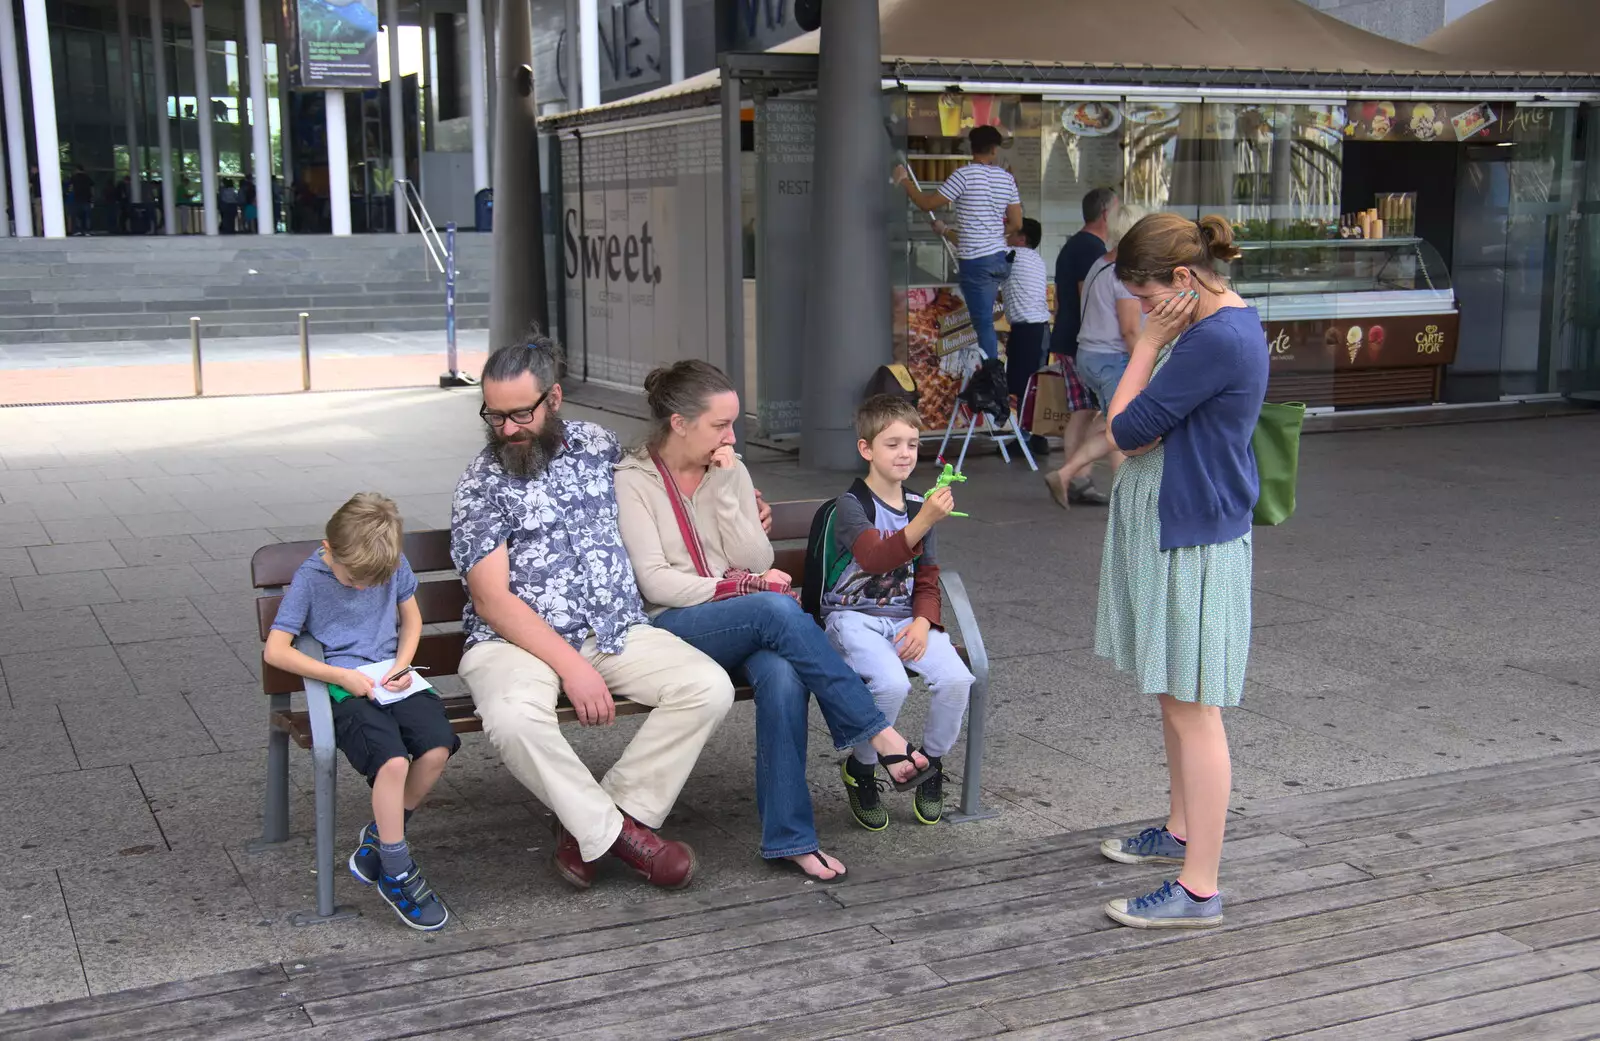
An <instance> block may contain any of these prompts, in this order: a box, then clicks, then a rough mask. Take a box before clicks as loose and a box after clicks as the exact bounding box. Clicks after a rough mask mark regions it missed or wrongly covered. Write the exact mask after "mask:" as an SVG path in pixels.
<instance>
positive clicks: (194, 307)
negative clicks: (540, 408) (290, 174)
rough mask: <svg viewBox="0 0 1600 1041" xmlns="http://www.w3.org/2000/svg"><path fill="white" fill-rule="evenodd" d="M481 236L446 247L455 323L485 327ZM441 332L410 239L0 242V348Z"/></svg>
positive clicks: (418, 250) (420, 252) (437, 279)
mask: <svg viewBox="0 0 1600 1041" xmlns="http://www.w3.org/2000/svg"><path fill="white" fill-rule="evenodd" d="M492 257H493V252H492V244H491V239H490V236H489V235H487V234H481V235H480V234H475V233H469V234H462V235H458V236H457V237H456V267H457V278H456V320H457V323H458V325H459V326H460V327H461V328H468V329H470V328H482V327H483V326H485V325H487V324H488V314H489V283H490V264H491V262H492ZM301 311H307V312H310V314H311V319H312V322H313V323H314V324H315V328H316V330H317V332H319V333H361V332H410V331H425V330H429V329H440V330H442V329H443V328H444V276H443V275H441V274H440V273H439V272H438V270H437V269H436V268H434V267H433V264H432V261H431V260H429V259H428V257H427V252H426V249H425V248H424V246H423V241H422V237H421V236H420V235H415V234H413V235H405V236H397V235H362V236H356V237H351V238H339V239H336V238H332V237H331V236H316V235H274V236H272V237H270V238H266V239H262V238H260V237H258V236H254V235H230V236H218V237H216V238H204V237H199V236H180V237H174V238H165V237H159V236H158V237H144V236H139V237H133V236H130V237H108V238H83V239H64V240H63V239H54V240H47V239H0V347H10V346H26V345H28V344H42V343H86V342H96V341H105V340H170V339H186V338H187V337H188V335H189V318H190V316H198V317H199V318H200V328H201V332H202V334H203V335H204V336H206V337H207V338H211V337H218V336H281V335H288V334H292V333H293V332H294V331H295V328H296V322H297V318H298V316H299V314H300V312H301Z"/></svg>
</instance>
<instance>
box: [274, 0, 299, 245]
mask: <svg viewBox="0 0 1600 1041" xmlns="http://www.w3.org/2000/svg"><path fill="white" fill-rule="evenodd" d="M273 11H274V13H275V14H276V16H277V19H278V21H277V24H276V26H275V28H276V30H277V31H276V36H277V39H278V41H279V43H278V147H279V161H280V162H282V163H283V170H282V172H281V173H280V174H279V176H280V177H282V178H283V190H284V195H285V198H284V206H283V226H284V227H285V228H288V229H289V230H290V231H293V230H294V228H293V226H292V225H291V223H290V221H291V220H292V219H293V215H294V147H293V145H292V144H291V136H292V135H291V128H292V127H293V125H294V120H293V119H292V118H291V117H292V116H293V113H294V107H293V105H292V104H291V103H290V96H291V95H292V94H293V91H291V90H290V89H289V46H288V44H286V43H284V42H283V41H286V40H288V39H289V38H290V37H292V36H293V35H294V34H293V33H291V32H290V31H289V21H288V17H289V13H288V11H287V10H285V5H283V4H274V5H273Z"/></svg>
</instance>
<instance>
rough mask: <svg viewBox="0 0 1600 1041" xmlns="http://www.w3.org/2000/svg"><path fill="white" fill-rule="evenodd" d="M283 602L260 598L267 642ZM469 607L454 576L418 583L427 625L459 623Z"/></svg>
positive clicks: (262, 630)
mask: <svg viewBox="0 0 1600 1041" xmlns="http://www.w3.org/2000/svg"><path fill="white" fill-rule="evenodd" d="M281 603H283V597H282V596H281V595H280V594H277V593H268V594H266V595H264V596H258V597H256V627H257V628H258V629H259V630H260V631H259V632H258V633H257V635H258V636H260V637H261V639H262V640H263V641H265V640H266V638H267V633H269V632H271V631H272V622H273V619H275V618H277V616H278V605H279V604H281ZM466 606H467V591H466V589H465V588H464V587H463V586H462V585H461V580H460V579H458V578H456V577H455V576H454V575H451V576H450V577H448V578H425V579H422V580H420V581H419V582H418V583H417V608H418V609H419V610H420V611H421V612H422V622H423V624H424V625H441V624H450V623H452V622H459V621H461V612H462V611H463V610H464V609H465V608H466Z"/></svg>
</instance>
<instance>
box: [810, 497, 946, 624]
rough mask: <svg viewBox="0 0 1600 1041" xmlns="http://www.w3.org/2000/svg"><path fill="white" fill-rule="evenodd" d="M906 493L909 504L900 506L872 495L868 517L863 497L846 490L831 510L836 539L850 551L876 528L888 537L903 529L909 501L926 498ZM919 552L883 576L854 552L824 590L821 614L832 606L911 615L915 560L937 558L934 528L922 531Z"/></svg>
mask: <svg viewBox="0 0 1600 1041" xmlns="http://www.w3.org/2000/svg"><path fill="white" fill-rule="evenodd" d="M905 498H906V506H907V509H906V510H897V509H895V508H894V507H893V506H890V505H889V504H888V503H886V502H884V501H883V500H882V499H880V498H878V497H877V496H876V495H873V496H872V507H873V511H872V512H873V516H872V519H871V520H868V519H867V511H866V510H864V509H863V508H862V506H861V500H860V499H857V498H856V497H855V495H853V494H851V493H848V492H847V493H845V494H844V495H841V496H839V499H838V505H837V507H835V512H834V515H833V538H834V542H835V543H836V544H837V545H838V548H839V550H840V551H841V552H844V553H851V550H852V547H854V546H855V544H856V540H857V539H858V538H860V537H861V534H862V533H863V532H865V531H869V530H871V529H873V528H876V529H877V530H878V531H880V532H882V533H883V535H884V537H885V538H888V537H889V536H892V535H893V534H894V533H895V532H897V531H900V530H901V529H903V528H904V527H905V526H906V524H907V523H909V521H910V519H911V518H910V514H909V513H908V512H907V511H908V510H909V508H910V505H911V503H914V502H921V501H922V496H920V495H913V494H911V493H910V492H906V493H905ZM916 554H917V555H916V560H915V563H914V562H913V561H907V562H906V563H904V564H902V565H901V566H900V567H897V568H895V569H894V570H893V571H890V572H888V573H887V574H882V575H875V574H873V573H871V572H869V571H863V570H862V569H861V567H860V566H859V565H858V564H857V563H856V562H855V558H854V555H853V554H852V556H851V560H850V563H849V565H848V566H846V567H845V569H844V573H843V574H842V575H840V576H839V581H838V582H836V583H834V585H833V588H831V589H828V590H826V591H824V592H823V594H822V613H823V614H824V615H827V614H831V613H833V612H834V611H862V612H865V613H866V614H871V615H877V616H879V617H883V618H910V617H911V591H912V586H913V585H914V584H915V581H916V567H915V564H916V563H920V564H937V563H938V559H937V557H936V556H935V547H934V533H933V532H932V531H929V532H928V533H927V534H926V535H924V536H922V541H921V542H919V543H918V544H917V549H916Z"/></svg>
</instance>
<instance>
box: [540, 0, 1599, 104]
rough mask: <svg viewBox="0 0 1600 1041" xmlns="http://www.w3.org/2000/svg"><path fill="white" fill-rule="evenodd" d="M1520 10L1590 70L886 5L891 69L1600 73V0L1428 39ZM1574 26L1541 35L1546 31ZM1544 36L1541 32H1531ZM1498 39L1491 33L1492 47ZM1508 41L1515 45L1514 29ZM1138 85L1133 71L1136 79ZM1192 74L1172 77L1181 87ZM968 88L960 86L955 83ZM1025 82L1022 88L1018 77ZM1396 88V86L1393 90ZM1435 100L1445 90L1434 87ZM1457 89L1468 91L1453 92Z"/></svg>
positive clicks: (1099, 10) (1551, 1) (1075, 9)
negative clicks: (1589, 13)
mask: <svg viewBox="0 0 1600 1041" xmlns="http://www.w3.org/2000/svg"><path fill="white" fill-rule="evenodd" d="M1524 6H1526V7H1528V8H1533V9H1537V10H1549V11H1551V12H1558V11H1559V12H1567V13H1566V14H1565V15H1557V14H1551V15H1550V16H1549V18H1548V19H1542V18H1541V19H1525V20H1526V21H1527V22H1528V25H1527V26H1525V27H1523V28H1521V29H1519V30H1518V32H1520V33H1522V34H1524V35H1526V37H1527V38H1528V39H1529V40H1530V41H1533V42H1530V43H1529V48H1530V49H1538V48H1544V47H1546V46H1549V47H1551V48H1552V53H1554V50H1553V49H1554V47H1555V41H1556V40H1557V39H1559V38H1561V37H1562V33H1565V34H1566V37H1565V39H1566V40H1567V41H1568V43H1567V44H1566V46H1564V47H1562V48H1561V52H1562V53H1566V52H1568V51H1570V52H1571V53H1572V54H1574V55H1577V54H1583V53H1584V52H1585V50H1587V54H1586V55H1585V56H1586V57H1587V58H1588V64H1587V65H1581V64H1580V65H1573V66H1570V67H1569V66H1568V65H1559V66H1550V65H1546V66H1543V67H1541V66H1538V65H1531V64H1527V63H1526V60H1525V59H1523V58H1521V57H1519V55H1518V53H1517V52H1515V51H1509V50H1508V51H1507V52H1506V53H1504V54H1502V53H1499V52H1496V51H1494V50H1491V49H1490V48H1489V47H1488V45H1487V44H1486V45H1485V47H1484V48H1483V49H1482V50H1481V51H1478V50H1465V51H1460V52H1456V51H1451V52H1447V53H1445V52H1442V49H1441V51H1435V50H1425V49H1423V48H1421V47H1411V46H1408V45H1406V44H1403V43H1397V42H1395V41H1394V40H1390V39H1388V38H1386V37H1383V36H1378V35H1377V34H1375V33H1369V32H1367V31H1366V30H1364V29H1358V28H1356V27H1355V26H1353V25H1349V24H1347V23H1345V22H1341V21H1339V20H1338V19H1337V18H1333V17H1331V16H1329V15H1325V14H1323V13H1322V12H1320V11H1317V10H1315V9H1314V8H1312V7H1310V6H1308V5H1307V4H1304V3H1302V2H1301V0H1109V2H1108V0H879V5H878V9H879V16H880V19H881V21H880V25H881V26H882V34H883V59H884V61H885V62H887V63H891V64H892V63H896V62H902V63H906V64H909V65H921V66H930V65H931V66H941V65H943V66H951V67H956V69H957V71H958V72H959V71H960V67H964V68H965V69H968V70H972V69H981V70H983V71H984V72H985V73H988V74H989V75H986V76H983V77H976V76H975V77H973V78H974V79H991V80H992V79H994V78H995V76H994V75H993V73H995V72H996V70H1000V71H1001V72H1002V74H1005V70H1004V68H1003V67H1005V66H1015V67H1016V68H1017V70H1018V73H1021V72H1023V71H1025V70H1027V69H1028V67H1029V66H1035V67H1039V68H1041V69H1042V68H1045V67H1048V68H1049V69H1052V70H1057V71H1058V72H1061V71H1063V70H1064V74H1065V75H1068V76H1070V75H1071V69H1072V68H1074V67H1076V68H1081V69H1084V70H1085V71H1086V72H1088V71H1090V70H1101V71H1103V70H1107V69H1113V70H1115V69H1123V70H1129V69H1131V70H1138V69H1162V70H1195V72H1196V74H1197V79H1196V80H1195V82H1199V79H1198V74H1199V73H1200V72H1214V71H1216V70H1229V69H1231V70H1239V71H1242V72H1250V71H1255V70H1260V71H1262V72H1264V73H1269V74H1270V73H1275V72H1285V71H1287V72H1289V73H1293V74H1294V75H1295V77H1296V78H1310V79H1313V80H1315V79H1317V78H1318V77H1317V75H1316V74H1319V73H1320V74H1322V76H1324V77H1328V78H1332V79H1339V78H1340V77H1341V76H1342V77H1345V78H1348V77H1350V76H1375V77H1381V78H1384V79H1389V78H1391V77H1407V76H1433V77H1440V76H1444V77H1447V78H1449V79H1451V80H1454V79H1455V78H1456V77H1458V76H1461V77H1464V75H1465V74H1468V73H1472V74H1477V75H1481V76H1488V77H1496V76H1502V75H1504V76H1516V75H1519V74H1527V73H1533V74H1545V75H1548V76H1551V77H1560V76H1561V75H1563V74H1564V73H1565V72H1567V71H1574V72H1586V73H1589V74H1591V75H1592V74H1596V73H1600V55H1597V53H1596V52H1600V45H1597V42H1596V37H1597V32H1600V30H1597V29H1596V28H1595V27H1594V25H1595V23H1594V21H1593V19H1591V20H1589V21H1588V22H1585V21H1584V20H1582V19H1580V18H1579V17H1578V16H1577V14H1576V12H1577V10H1578V8H1580V7H1591V6H1592V7H1600V0H1494V2H1492V3H1490V4H1489V5H1488V6H1487V7H1484V8H1481V9H1479V10H1478V11H1475V12H1473V13H1472V14H1469V15H1467V16H1466V17H1465V18H1462V19H1460V20H1458V21H1457V22H1455V23H1453V24H1452V25H1450V26H1448V27H1446V28H1445V29H1444V30H1442V31H1441V32H1440V33H1437V34H1435V35H1434V36H1433V37H1432V38H1430V41H1429V42H1430V44H1431V43H1433V42H1435V41H1438V40H1440V39H1441V38H1442V37H1444V36H1445V35H1446V34H1448V33H1450V32H1451V31H1452V30H1455V29H1457V27H1458V26H1470V24H1473V23H1475V22H1477V21H1478V20H1479V19H1480V17H1481V16H1484V15H1486V14H1492V13H1494V12H1496V11H1499V12H1500V14H1501V16H1503V17H1506V18H1509V17H1510V15H1511V12H1512V10H1513V9H1516V10H1517V11H1518V12H1519V17H1521V15H1520V12H1521V11H1522V10H1523V8H1524ZM1563 21H1564V22H1565V23H1566V24H1565V25H1564V26H1562V27H1561V28H1558V29H1547V28H1543V26H1545V25H1546V23H1547V22H1549V23H1559V22H1563ZM1536 25H1537V26H1540V27H1541V28H1534V26H1536ZM1498 35H1501V32H1500V30H1495V31H1494V32H1491V33H1488V34H1486V39H1489V40H1493V39H1494V37H1496V36H1498ZM1504 35H1506V36H1508V37H1510V36H1514V35H1517V34H1516V33H1513V32H1512V31H1511V30H1509V29H1508V30H1506V31H1505V32H1504ZM819 42H820V33H819V32H809V33H805V34H804V35H802V36H797V37H795V38H794V39H792V40H789V41H787V42H785V43H781V44H778V45H777V46H776V47H773V48H771V51H770V53H773V54H792V55H801V54H816V53H817V46H818V44H819ZM1133 74H1134V75H1137V72H1135V73H1133ZM1186 75H1188V74H1187V73H1186V72H1177V73H1173V74H1171V75H1168V76H1167V77H1165V79H1164V80H1163V82H1165V83H1172V82H1174V80H1175V79H1178V80H1181V79H1183V78H1184V77H1185V76H1186ZM957 78H960V77H957ZM1019 78H1022V77H1020V76H1019ZM720 83H721V76H720V75H719V73H718V72H717V71H716V70H711V71H709V72H704V73H701V74H700V75H698V76H694V77H691V78H690V79H687V80H685V81H683V82H682V83H677V84H673V85H672V86H667V87H661V88H659V89H657V90H653V91H648V92H646V93H643V94H636V95H634V96H632V97H629V98H624V99H622V100H619V101H613V102H610V103H608V104H605V105H601V106H598V107H596V108H593V109H580V110H578V111H575V112H565V113H561V114H559V115H555V116H551V117H548V118H547V120H546V122H547V123H548V124H549V125H552V126H559V125H570V124H573V123H583V122H584V121H585V120H586V119H587V118H588V117H589V116H590V115H592V114H594V113H599V112H605V113H606V114H607V116H609V117H615V116H616V115H618V114H619V113H620V112H621V111H623V110H637V109H639V108H640V107H641V106H643V105H645V104H647V103H652V102H663V101H668V100H670V99H674V98H681V97H685V96H688V95H699V97H700V98H702V99H704V100H705V101H707V102H709V101H711V100H712V99H713V98H714V97H715V91H716V88H717V87H718V86H719V85H720ZM1385 85H1386V86H1387V87H1389V88H1390V89H1394V88H1397V87H1400V86H1401V84H1400V83H1397V82H1388V83H1386V84H1385ZM1434 89H1435V90H1438V89H1440V88H1439V87H1438V86H1435V87H1434ZM1449 89H1463V88H1461V87H1457V86H1455V84H1453V83H1452V84H1451V86H1450V88H1449Z"/></svg>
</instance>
